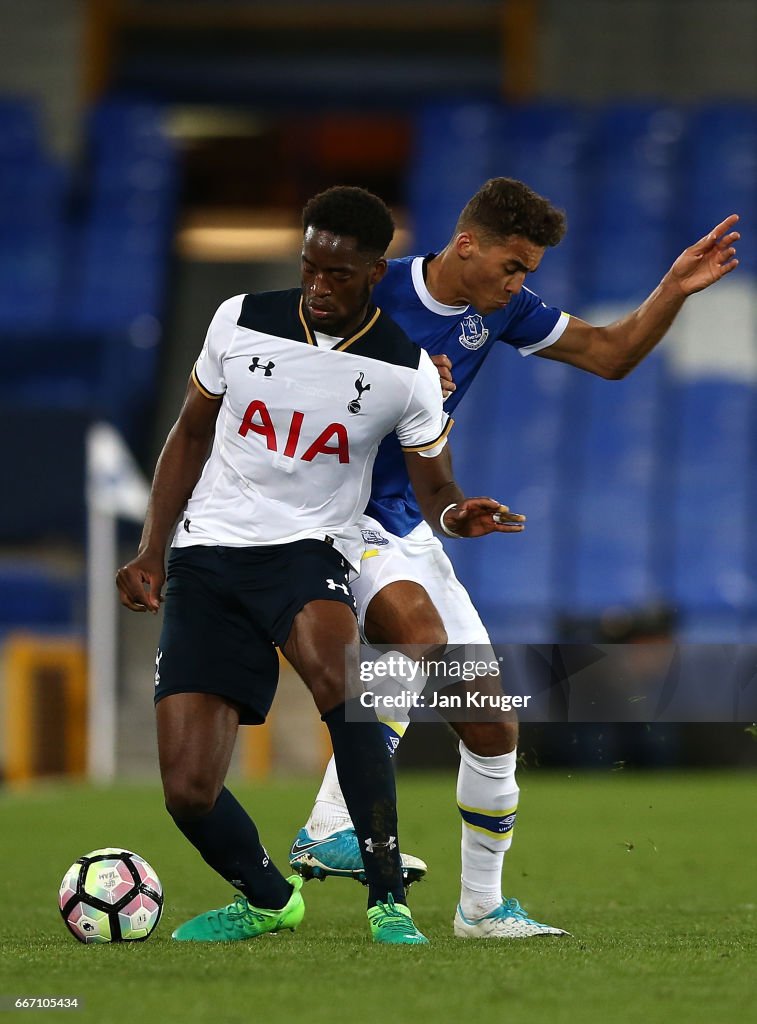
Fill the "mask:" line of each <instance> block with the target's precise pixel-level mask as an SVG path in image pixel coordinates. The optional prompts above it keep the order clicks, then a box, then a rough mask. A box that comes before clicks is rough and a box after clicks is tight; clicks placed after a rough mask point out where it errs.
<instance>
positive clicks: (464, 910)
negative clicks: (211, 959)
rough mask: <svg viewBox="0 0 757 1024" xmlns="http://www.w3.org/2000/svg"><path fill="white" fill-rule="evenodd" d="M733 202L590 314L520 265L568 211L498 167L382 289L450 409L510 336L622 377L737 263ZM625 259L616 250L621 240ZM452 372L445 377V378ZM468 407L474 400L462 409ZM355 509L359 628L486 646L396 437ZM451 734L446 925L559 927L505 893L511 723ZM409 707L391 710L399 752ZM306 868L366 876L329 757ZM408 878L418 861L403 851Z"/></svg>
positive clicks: (472, 930)
mask: <svg viewBox="0 0 757 1024" xmlns="http://www.w3.org/2000/svg"><path fill="white" fill-rule="evenodd" d="M737 220H738V217H737V216H736V215H735V214H733V215H731V216H729V217H727V218H726V219H725V220H723V221H722V223H720V224H718V225H717V226H716V227H714V228H713V229H712V231H710V232H709V234H707V235H705V236H704V238H702V239H700V240H699V241H698V242H696V243H695V244H694V245H692V246H691V247H690V248H688V249H686V250H685V251H684V252H683V253H682V254H681V255H680V256H679V257H678V259H677V260H676V261H675V262H674V263H673V265H672V266H671V268H670V270H669V271H668V273H667V274H666V275H665V276H664V277H663V279H662V281H661V282H660V283H659V285H658V286H657V287H656V288H655V290H654V291H653V292H652V293H651V294H650V295H649V297H648V298H647V299H646V300H645V301H644V302H643V303H642V304H641V305H640V306H639V307H638V309H635V310H633V311H632V312H630V313H629V314H628V315H627V316H624V317H622V318H621V319H619V320H617V321H615V322H614V323H611V324H609V325H607V326H605V327H596V326H592V325H591V324H588V323H586V322H585V321H583V320H580V319H578V318H577V317H574V316H569V315H568V314H567V313H565V312H563V311H561V310H559V309H556V308H554V307H550V306H548V305H546V304H545V303H544V302H542V300H541V299H540V297H539V296H538V295H535V294H534V293H533V292H532V291H531V290H530V289H528V288H527V287H525V281H526V278H527V275H528V274H530V273H533V271H535V270H536V269H537V267H538V266H539V264H540V263H541V260H542V257H543V256H544V254H545V251H546V249H547V248H548V247H550V246H554V245H557V244H558V243H559V242H560V240H561V239H562V237H563V234H564V231H565V218H564V215H563V214H562V212H561V211H559V210H557V209H555V208H554V207H553V206H552V205H551V204H550V203H549V202H548V201H547V200H546V199H544V198H543V197H542V196H539V195H537V194H536V193H535V192H533V191H532V190H531V189H529V188H528V187H527V186H526V185H524V184H523V183H522V182H519V181H515V180H513V179H510V178H494V179H492V180H490V181H488V182H486V184H484V185H483V186H482V188H481V189H480V190H479V191H478V192H477V193H476V194H475V195H474V196H473V197H472V199H471V200H470V201H469V202H468V203H467V205H466V206H465V208H464V209H463V211H462V213H461V214H460V217H459V219H458V222H457V225H456V227H455V231H454V234H453V236H452V238H451V239H450V241H449V243H448V244H447V246H446V247H445V248H444V249H443V250H442V251H441V252H440V253H430V254H428V255H426V256H414V257H407V258H405V259H398V260H390V261H389V269H388V271H387V273H386V275H385V276H384V278H383V280H382V282H381V284H380V285H379V286H378V287H377V289H376V293H375V297H376V300H377V301H378V302H379V303H380V304H381V307H382V308H383V309H384V310H386V311H387V312H388V313H389V314H390V315H391V316H392V317H393V318H394V319H395V320H396V321H397V323H399V324H400V325H401V326H402V327H403V328H404V329H405V331H407V333H408V334H409V336H410V337H411V338H412V339H413V340H414V341H415V342H417V344H419V345H422V346H423V347H424V348H425V349H426V350H427V351H428V352H429V353H430V354H431V355H432V357H433V358H434V360H435V361H436V362H437V365H438V366H439V369H440V373H441V374H442V375H443V376H444V377H445V378H446V380H445V381H443V386H444V387H445V389H446V390H447V391H448V392H449V400H448V402H447V408H448V410H449V411H450V412H452V411H453V410H454V409H455V407H456V406H457V405H458V404H459V402H460V400H461V399H462V397H463V395H464V394H465V392H466V390H467V389H468V387H469V386H470V384H471V382H472V380H473V378H474V377H475V375H476V373H477V372H478V371H479V370H480V369H481V367H482V365H483V363H484V360H485V359H486V356H487V355H488V354H489V352H490V351H491V350H492V348H493V347H494V345H495V344H496V343H497V342H500V341H504V342H505V343H507V344H509V345H512V346H513V347H514V348H515V349H517V350H518V351H519V352H520V354H521V355H523V356H529V355H532V354H535V355H538V356H542V357H543V358H547V359H555V360H558V361H560V362H563V363H568V364H569V365H571V366H575V367H577V368H578V369H581V370H586V371H588V372H590V373H594V374H597V375H598V376H600V377H604V378H607V379H610V380H616V379H619V378H622V377H624V376H626V374H628V373H630V372H631V370H633V368H634V367H635V366H636V365H637V364H638V363H639V362H640V361H641V360H642V359H643V358H644V357H645V356H646V355H648V354H649V352H651V350H652V349H653V348H654V347H655V345H656V344H657V343H658V342H659V341H660V340H661V339H662V338H663V337H664V335H665V333H666V331H667V330H668V328H669V327H670V325H671V324H672V322H673V320H674V318H675V316H676V314H677V313H678V312H679V310H680V309H681V306H682V305H683V303H684V301H685V300H686V298H687V297H688V296H690V295H692V294H693V293H694V292H698V291H701V290H702V289H704V288H707V287H708V286H709V285H711V284H714V283H715V282H717V281H719V280H721V279H722V278H723V277H724V276H725V275H726V274H728V273H730V272H731V271H732V270H733V269H734V268H735V267H736V266H737V264H738V260H737V259H736V257H735V248H734V245H735V242H736V241H737V240H738V238H739V234H738V232H737V231H735V230H734V225H735V223H736V221H737ZM618 258H619V259H622V258H623V254H622V253H619V257H618ZM453 378H454V382H453ZM471 412H472V413H473V410H471ZM367 511H368V516H369V517H370V518H367V519H366V521H365V522H364V536H365V539H366V547H367V549H368V550H367V552H366V553H367V554H370V555H371V556H372V557H370V558H366V559H365V560H364V561H363V563H362V569H361V574H360V578H359V580H358V581H356V583H355V585H354V587H353V591H354V593H355V597H356V600H357V603H358V615H359V619H360V624H361V627H362V628H363V631H364V633H365V635H366V638H367V639H368V641H369V642H374V643H376V644H397V645H413V644H428V645H431V644H435V643H436V644H442V643H445V642H449V643H450V644H464V643H468V644H487V643H488V636H487V632H486V629H485V628H484V626H483V624H482V622H481V619H480V618H479V616H478V614H477V612H476V610H475V608H474V607H473V604H472V602H471V600H470V598H469V596H468V594H467V593H466V591H465V589H464V588H463V587H462V585H461V584H460V583H459V581H458V580H457V579H456V578H455V574H454V571H453V569H452V565H451V563H450V561H449V559H448V558H447V556H446V554H445V552H444V550H443V548H442V546H441V544H440V543H439V541H438V540H437V539H436V538H435V537H434V536H433V534H432V533H431V531H430V530H429V528H428V527H427V525H426V524H425V523H424V522H423V520H422V516H421V514H420V511H419V508H418V504H417V501H416V496H414V495H413V489H412V486H411V481H409V479H408V476H407V474H406V472H405V470H404V467H403V464H402V458H401V452H400V448H399V445H398V443H397V441H396V440H395V439H394V438H391V437H387V438H386V440H385V441H384V442H383V443H382V445H381V447H380V449H379V454H378V457H377V459H376V463H375V466H374V473H373V487H372V492H371V501H370V503H369V505H368V510H367ZM453 725H454V728H455V729H456V731H457V732H458V734H459V737H460V757H461V764H460V772H459V776H458V783H457V802H458V807H459V810H460V814H461V816H462V844H461V850H462V877H461V895H460V901H459V904H458V907H457V911H456V913H455V918H454V933H455V935H457V936H459V937H471V938H520V937H528V936H531V935H543V934H564V933H563V932H561V930H560V929H553V928H550V927H548V926H546V925H542V924H540V923H539V922H537V921H533V920H531V919H529V918H528V917H527V916H526V914H525V912H524V911H523V910H522V908H521V907H520V906H519V904H518V902H517V901H516V900H514V899H504V897H503V895H502V880H501V876H502V867H503V862H504V855H505V852H506V851H507V849H508V848H509V847H510V845H511V842H512V835H513V828H514V824H515V816H516V808H517V805H518V785H517V782H516V778H515V768H516V757H517V754H516V743H517V725H516V724H514V723H513V721H509V722H500V723H497V724H492V723H482V722H467V723H457V724H454V723H453ZM406 726H407V720H405V721H400V722H397V721H396V720H395V721H393V722H389V721H387V722H385V729H386V733H387V742H388V743H389V745H390V746H391V748H392V749H395V748H396V746H397V745H398V743H399V741H400V740H401V738H402V734H403V732H404V730H405V728H406ZM290 863H291V864H292V867H293V868H294V869H295V870H297V871H300V872H301V873H302V874H304V875H305V876H306V877H312V876H315V877H324V876H325V875H338V876H348V877H349V876H352V877H356V878H361V877H362V864H361V860H360V849H359V847H358V845H357V843H356V842H355V838H354V834H353V832H352V824H351V822H350V819H349V815H348V813H347V811H346V809H345V806H344V802H343V799H342V796H341V794H340V792H339V785H338V781H337V778H336V775H335V772H334V770H333V764H330V765H329V766H328V768H327V770H326V775H325V778H324V781H323V785H322V786H321V789H320V792H319V793H318V796H317V799H316V803H315V806H314V808H313V810H312V813H311V815H310V818H309V819H308V821H307V823H306V825H305V827H304V828H303V829H301V830H300V833H299V834H298V836H297V837H296V839H295V841H294V844H293V846H292V851H291V855H290ZM404 863H405V865H406V869H407V870H406V878H407V879H408V880H409V881H413V880H414V879H417V878H418V877H421V876H422V875H423V874H424V873H425V867H426V866H425V864H424V862H423V861H420V860H419V859H417V858H411V857H407V856H406V857H404Z"/></svg>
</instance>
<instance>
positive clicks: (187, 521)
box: [184, 519, 192, 533]
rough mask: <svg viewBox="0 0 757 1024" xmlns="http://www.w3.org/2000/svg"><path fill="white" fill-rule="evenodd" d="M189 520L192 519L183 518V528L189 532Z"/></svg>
mask: <svg viewBox="0 0 757 1024" xmlns="http://www.w3.org/2000/svg"><path fill="white" fill-rule="evenodd" d="M191 522H192V520H191V519H185V520H184V529H185V530H186V531H187V533H189V524H190V523H191Z"/></svg>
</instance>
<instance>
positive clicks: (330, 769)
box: [305, 754, 352, 839]
mask: <svg viewBox="0 0 757 1024" xmlns="http://www.w3.org/2000/svg"><path fill="white" fill-rule="evenodd" d="M305 828H306V829H307V830H308V834H309V835H310V836H312V838H313V839H325V838H326V836H330V835H332V834H333V833H334V832H339V831H341V829H343V828H352V818H350V812H349V811H348V810H347V804H346V803H345V802H344V796H343V795H342V787H341V786H340V785H339V779H338V778H337V774H336V764H335V763H334V755H333V754H332V755H331V760H330V761H329V763H328V764H327V765H326V772H325V774H324V776H323V782H322V783H321V788H320V789H319V790H318V796H317V797H316V798H315V803H314V804H313V810H312V811H311V812H310V817H309V818H308V820H307V822H306V823H305Z"/></svg>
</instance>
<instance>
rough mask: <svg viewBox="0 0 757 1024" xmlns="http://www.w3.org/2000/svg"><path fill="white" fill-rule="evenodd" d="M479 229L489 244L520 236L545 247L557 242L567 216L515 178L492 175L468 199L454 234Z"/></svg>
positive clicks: (562, 233) (565, 225) (561, 234)
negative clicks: (493, 176)
mask: <svg viewBox="0 0 757 1024" xmlns="http://www.w3.org/2000/svg"><path fill="white" fill-rule="evenodd" d="M468 229H471V230H473V231H478V232H479V233H480V234H481V235H482V237H483V238H484V240H485V241H487V242H489V243H497V242H502V241H504V240H505V239H506V238H510V237H512V236H513V235H518V236H519V237H521V238H527V239H528V240H529V242H533V243H534V245H541V246H543V247H544V248H547V247H548V246H554V245H558V244H559V243H560V242H561V241H562V239H563V237H564V235H565V232H566V230H567V219H566V217H565V214H564V212H563V211H562V210H558V209H557V207H555V206H553V205H552V204H551V203H550V201H549V200H548V199H545V198H544V196H540V195H539V193H538V192H534V190H533V189H532V188H529V187H528V185H524V183H523V182H522V181H517V180H516V179H515V178H490V179H489V181H487V182H486V183H485V184H484V185H482V186H481V188H480V189H479V190H478V192H476V194H475V195H474V196H472V197H471V199H469V200H468V202H467V203H466V205H465V206H464V208H463V211H462V213H461V214H460V216H459V217H458V220H457V226H456V227H455V233H456V234H457V233H459V232H460V231H466V230H468Z"/></svg>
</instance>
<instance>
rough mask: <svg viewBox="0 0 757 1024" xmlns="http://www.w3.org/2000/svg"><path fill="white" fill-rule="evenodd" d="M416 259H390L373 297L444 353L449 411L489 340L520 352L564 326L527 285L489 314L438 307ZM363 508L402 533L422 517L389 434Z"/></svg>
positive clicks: (547, 341)
mask: <svg viewBox="0 0 757 1024" xmlns="http://www.w3.org/2000/svg"><path fill="white" fill-rule="evenodd" d="M423 264H424V257H423V256H406V257H404V258H403V259H399V260H390V261H389V269H388V270H387V273H386V275H385V276H384V279H383V280H382V281H381V282H380V283H379V284H378V285H377V286H376V288H375V289H374V291H373V300H374V302H376V304H377V305H378V306H380V307H381V309H382V310H384V312H386V313H388V314H389V316H390V317H391V318H392V319H393V320H395V321H396V322H397V323H398V324H399V325H400V327H402V328H403V330H404V331H405V333H406V334H407V335H408V336H409V337H410V339H411V340H412V341H414V342H415V343H416V345H420V346H421V347H422V348H425V349H426V351H427V352H428V353H430V354H431V355H442V354H444V355H447V356H448V357H449V359H450V361H451V363H452V377H453V379H454V381H455V384H456V385H457V390H456V391H455V392H454V394H452V395H451V396H450V397H449V398H448V399H447V401H446V402H445V409H446V410H447V412H449V413H453V411H454V409H455V408H456V406H457V405H458V404H459V403H460V401H461V400H462V398H463V396H464V395H465V392H466V391H467V390H468V388H469V387H470V385H471V383H472V382H473V378H474V377H475V376H476V374H477V373H478V371H479V370H480V369H481V366H482V365H483V362H484V360H485V359H486V357H487V355H488V354H489V353H490V352H491V350H492V346H493V345H494V344H495V343H496V342H498V341H504V342H506V343H507V344H508V345H512V346H513V348H516V349H518V351H519V352H520V353H521V355H524V356H526V355H530V354H531V353H532V352H538V351H539V349H542V348H546V347H547V346H548V345H552V344H554V342H556V341H557V339H558V338H559V337H560V336H561V334H562V333H563V331H564V330H565V328H566V327H567V325H568V320H569V317H568V315H567V314H566V313H563V312H561V311H560V310H559V309H556V308H555V307H550V306H546V305H545V304H544V303H543V302H542V300H541V299H540V298H539V296H538V295H535V294H534V293H533V292H532V291H529V289H528V288H521V290H520V292H519V293H518V294H517V295H514V296H513V298H512V299H511V300H510V302H509V303H508V304H507V306H505V307H504V308H503V309H500V310H497V311H496V312H495V313H491V314H489V315H488V316H481V315H480V314H479V313H476V311H475V310H474V309H472V308H471V307H470V306H445V305H443V304H442V303H441V302H437V301H436V299H434V298H433V297H432V295H431V294H430V293H429V291H428V289H427V288H426V283H425V280H424V274H423ZM453 449H454V441H453ZM366 512H367V513H368V515H370V516H373V518H374V519H377V520H378V521H379V522H380V523H381V525H382V526H383V527H384V528H385V529H386V530H388V531H389V532H390V533H394V534H396V535H398V536H401V537H404V536H405V535H406V534H408V533H410V531H411V530H413V529H414V528H415V527H416V526H417V525H418V523H420V522H421V521H422V519H423V517H422V515H421V513H420V510H419V508H418V504H417V502H416V500H415V495H414V494H413V491H412V488H411V486H410V481H409V480H408V476H407V471H406V469H405V458H404V456H403V454H402V449H401V448H400V445H399V442H398V441H397V439H396V437H393V436H392V435H389V436H387V437H386V438H384V440H383V441H382V442H381V446H380V447H379V450H378V455H377V456H376V462H375V465H374V467H373V488H372V490H371V500H370V502H369V503H368V508H367V509H366Z"/></svg>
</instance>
